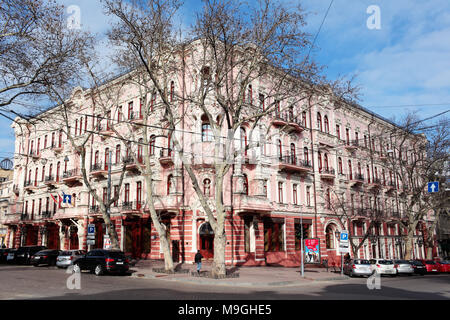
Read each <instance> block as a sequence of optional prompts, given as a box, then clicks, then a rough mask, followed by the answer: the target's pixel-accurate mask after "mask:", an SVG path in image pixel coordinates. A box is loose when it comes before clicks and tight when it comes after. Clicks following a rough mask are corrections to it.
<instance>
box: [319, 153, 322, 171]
mask: <svg viewBox="0 0 450 320" xmlns="http://www.w3.org/2000/svg"><path fill="white" fill-rule="evenodd" d="M318 159H319V172H322V153H320V152H318Z"/></svg>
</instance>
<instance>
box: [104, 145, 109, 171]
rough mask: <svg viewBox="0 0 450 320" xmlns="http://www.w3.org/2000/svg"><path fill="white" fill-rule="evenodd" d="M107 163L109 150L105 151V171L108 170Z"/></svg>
mask: <svg viewBox="0 0 450 320" xmlns="http://www.w3.org/2000/svg"><path fill="white" fill-rule="evenodd" d="M108 163H109V148H106V149H105V170H108Z"/></svg>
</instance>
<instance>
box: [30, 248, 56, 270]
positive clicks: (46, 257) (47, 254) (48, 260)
mask: <svg viewBox="0 0 450 320" xmlns="http://www.w3.org/2000/svg"><path fill="white" fill-rule="evenodd" d="M59 253H60V250H54V249H46V250H41V251H39V252H37V253H36V254H34V255H33V256H32V257H31V264H32V265H33V266H35V267H37V266H38V265H40V264H47V265H49V266H55V265H56V259H57V258H58V255H59Z"/></svg>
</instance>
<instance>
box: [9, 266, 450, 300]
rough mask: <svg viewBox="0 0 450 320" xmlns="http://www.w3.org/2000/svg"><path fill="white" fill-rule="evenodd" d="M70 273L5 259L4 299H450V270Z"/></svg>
mask: <svg viewBox="0 0 450 320" xmlns="http://www.w3.org/2000/svg"><path fill="white" fill-rule="evenodd" d="M70 276H71V275H70V274H67V273H66V271H65V270H61V269H57V268H55V267H37V268H36V267H32V266H12V265H0V283H1V284H2V287H3V288H8V289H7V290H1V291H0V299H1V300H6V299H8V300H11V299H13V300H14V299H89V300H95V299H107V300H110V299H130V300H142V299H150V300H155V299H163V300H180V299H181V300H215V299H220V300H229V299H232V300H250V299H251V300H255V299H257V300H291V299H302V300H303V299H338V300H340V299H343V300H348V299H418V300H424V299H449V298H450V275H448V274H447V275H444V274H441V275H427V276H424V277H420V276H412V277H396V278H389V277H387V278H385V277H383V278H382V279H381V289H380V290H376V289H374V290H369V289H368V288H367V285H366V279H365V278H356V279H347V280H345V281H320V282H314V281H311V282H308V283H305V284H302V285H297V286H284V287H283V286H273V287H270V288H267V287H265V288H257V287H248V288H246V287H232V286H217V285H216V286H213V285H210V284H196V283H183V282H177V281H168V280H164V279H163V278H161V279H139V278H133V277H131V276H127V277H120V276H102V277H96V276H95V275H93V274H90V273H85V272H83V273H82V274H81V289H80V290H77V289H74V290H69V289H68V288H67V286H66V282H67V279H68V277H70Z"/></svg>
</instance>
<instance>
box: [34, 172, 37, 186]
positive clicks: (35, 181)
mask: <svg viewBox="0 0 450 320" xmlns="http://www.w3.org/2000/svg"><path fill="white" fill-rule="evenodd" d="M37 177H38V168H36V170H35V172H34V186H37Z"/></svg>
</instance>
